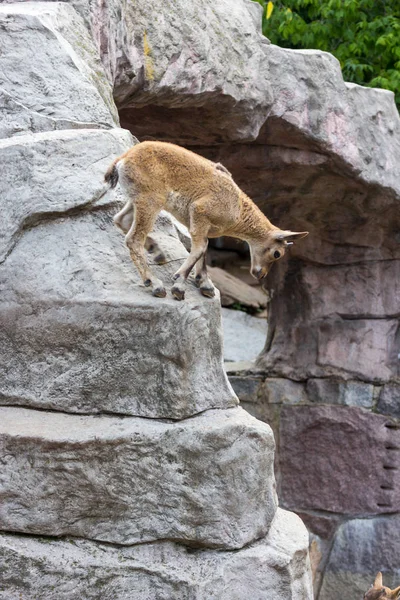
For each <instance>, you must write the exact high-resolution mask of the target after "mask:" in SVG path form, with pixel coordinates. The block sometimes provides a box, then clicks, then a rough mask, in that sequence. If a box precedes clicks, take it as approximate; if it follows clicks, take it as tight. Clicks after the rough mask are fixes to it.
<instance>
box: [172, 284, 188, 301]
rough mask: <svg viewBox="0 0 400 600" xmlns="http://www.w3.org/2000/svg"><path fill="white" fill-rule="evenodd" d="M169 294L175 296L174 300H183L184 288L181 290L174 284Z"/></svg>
mask: <svg viewBox="0 0 400 600" xmlns="http://www.w3.org/2000/svg"><path fill="white" fill-rule="evenodd" d="M171 294H172V295H173V297H174V298H175V300H183V299H184V297H185V290H182V289H181V288H180V287H178V286H176V285H174V286H173V287H172V288H171Z"/></svg>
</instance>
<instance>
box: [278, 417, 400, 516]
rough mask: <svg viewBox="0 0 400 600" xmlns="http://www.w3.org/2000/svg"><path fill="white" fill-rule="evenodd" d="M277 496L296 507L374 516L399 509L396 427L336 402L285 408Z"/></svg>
mask: <svg viewBox="0 0 400 600" xmlns="http://www.w3.org/2000/svg"><path fill="white" fill-rule="evenodd" d="M280 436H281V437H280V444H279V445H280V474H281V488H280V497H281V500H282V502H283V505H284V506H286V507H288V508H296V509H297V510H299V511H301V510H304V509H305V510H307V509H314V510H325V511H329V512H333V513H344V514H348V515H360V514H361V515H362V514H365V515H372V514H377V513H392V512H396V511H399V510H400V477H399V472H400V471H399V466H400V429H396V428H393V427H392V423H391V421H390V420H389V419H388V418H387V417H384V416H381V415H375V414H371V413H369V412H366V411H363V410H361V409H358V408H346V407H339V406H315V407H314V406H312V407H311V406H304V407H302V406H299V407H290V406H284V407H283V408H282V413H281V422H280Z"/></svg>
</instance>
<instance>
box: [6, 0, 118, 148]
mask: <svg viewBox="0 0 400 600" xmlns="http://www.w3.org/2000/svg"><path fill="white" fill-rule="evenodd" d="M0 27H1V31H2V35H1V42H0V107H1V108H2V118H1V123H0V137H9V136H13V135H20V134H23V133H26V132H37V131H46V130H54V129H75V128H84V127H106V128H108V127H113V126H115V125H117V124H118V115H117V111H116V108H115V105H114V102H113V99H112V88H111V86H110V83H109V81H108V80H107V77H106V75H105V72H104V69H103V66H102V64H101V61H100V59H99V56H98V55H97V53H96V50H95V47H94V45H93V42H92V40H91V37H90V35H89V33H88V31H87V29H86V27H85V24H84V22H83V20H82V19H81V17H79V15H78V14H77V13H76V11H75V10H73V8H72V7H70V6H69V5H68V4H63V3H45V2H29V3H20V4H13V5H4V6H0ZM33 57H34V60H32V59H33ZM55 65H56V68H55Z"/></svg>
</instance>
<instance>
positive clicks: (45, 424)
mask: <svg viewBox="0 0 400 600" xmlns="http://www.w3.org/2000/svg"><path fill="white" fill-rule="evenodd" d="M164 8H165V9H166V8H167V5H165V7H163V10H164ZM169 8H170V10H169V11H167V12H166V14H167V15H170V18H174V19H176V18H177V13H176V12H175V8H174V9H173V7H172V5H171V6H170V7H169ZM180 8H181V9H182V8H184V7H183V6H182V7H180ZM207 10H208V9H207ZM210 10H211V8H210ZM240 10H241V11H242V10H244V12H243V14H245V15H248V16H247V17H246V18H247V19H248V20H249V25H250V24H252V23H253V20H252V14H251V13H250V12H248V7H247V6H246V5H243V7H242V8H241V9H240ZM92 11H93V12H92ZM124 11H125V9H124V7H123V6H122V5H119V3H110V4H107V3H105V4H103V5H99V6H97V7H95V6H94V5H93V4H92V3H89V2H76V3H74V2H71V3H53V2H37V3H36V2H30V3H15V4H8V3H3V5H2V6H1V7H0V28H1V32H2V35H1V38H0V102H1V105H2V109H3V110H2V117H1V121H0V134H1V136H2V137H1V139H0V153H1V163H2V178H1V180H0V188H1V194H0V197H1V206H2V215H3V217H2V224H1V226H0V227H1V230H0V231H1V236H0V257H1V258H0V260H1V263H0V281H1V289H2V300H1V303H0V320H1V332H0V335H1V343H0V355H1V360H0V369H1V379H0V446H1V453H0V457H1V464H2V468H1V473H0V499H1V501H0V531H1V533H0V557H1V561H0V562H1V569H0V598H3V599H4V600H11V599H14V598H15V599H17V598H18V599H22V600H33V599H34V598H35V599H36V598H44V597H45V598H46V599H49V600H51V599H54V600H67V599H70V600H76V599H77V598H93V599H96V600H97V599H103V600H119V599H121V600H122V598H127V597H129V598H135V599H138V600H139V599H140V600H154V599H157V600H178V599H182V600H183V599H191V600H200V599H202V600H212V599H215V600H224V599H226V600H233V599H237V600H242V599H245V598H248V597H249V596H251V597H252V598H253V599H254V600H258V599H259V600H261V599H267V598H271V597H272V596H273V597H274V598H277V599H278V600H280V599H282V600H287V599H288V598H291V599H292V600H308V599H311V597H312V592H311V581H310V571H309V559H308V535H307V532H306V529H305V527H304V525H303V524H302V523H301V521H300V519H299V518H298V517H297V516H296V515H294V514H293V513H289V512H287V511H284V510H282V509H277V497H276V492H275V479H274V474H273V461H274V439H273V434H272V431H271V428H270V427H269V426H268V425H267V424H265V423H262V422H260V421H257V420H256V419H255V418H254V417H252V416H250V415H249V414H247V413H246V412H245V411H244V410H243V409H242V408H239V407H238V406H237V398H236V396H235V394H234V392H233V390H232V388H231V386H230V384H229V382H228V380H227V377H226V375H225V373H224V371H223V368H222V352H221V348H222V340H221V324H220V307H219V300H218V298H216V299H214V300H210V299H205V298H203V297H202V296H201V295H199V294H198V291H197V290H194V289H192V290H189V291H188V293H187V297H186V300H185V302H183V303H177V302H176V301H174V300H173V299H172V298H171V297H168V298H166V299H156V298H153V297H152V296H151V294H150V293H149V292H148V290H147V289H146V288H144V287H143V286H142V284H141V282H140V280H139V277H138V275H137V273H136V270H135V269H134V268H133V266H132V264H131V261H130V258H129V255H128V253H127V251H126V249H125V248H124V244H123V239H122V236H121V235H120V234H119V232H118V231H117V230H116V228H115V227H114V226H113V225H112V214H114V213H115V212H116V209H117V203H118V198H115V197H104V198H103V199H102V200H101V201H100V202H97V199H98V197H99V195H100V192H101V190H102V185H103V183H102V180H103V174H104V172H105V169H106V167H107V166H108V165H109V163H110V162H111V160H112V159H113V158H114V157H115V156H118V155H119V154H120V153H122V152H123V151H124V150H125V149H126V148H128V147H129V146H130V145H132V144H133V143H135V139H134V138H133V137H132V136H131V134H130V133H129V132H128V131H127V130H126V129H121V128H120V127H119V121H118V113H117V109H116V107H115V104H114V101H113V86H114V97H115V98H116V100H117V102H118V103H119V105H118V108H119V109H120V110H121V113H122V107H121V105H120V100H121V98H123V99H124V102H125V101H127V99H128V97H129V96H132V95H134V94H135V93H136V91H137V90H138V89H139V88H138V84H139V83H140V80H141V79H142V80H143V81H150V82H151V81H154V80H155V77H156V74H155V73H156V67H155V56H154V52H155V51H154V49H153V47H154V41H152V39H151V36H152V34H151V32H150V31H148V30H147V29H146V28H143V19H144V18H145V17H146V18H149V17H150V16H151V13H150V11H149V7H148V6H147V5H145V4H144V3H143V5H140V3H132V4H130V5H129V7H128V9H127V12H124ZM238 14H239V16H240V14H241V12H240V11H239V13H238ZM205 16H206V15H205V14H202V11H201V9H200V7H199V18H200V17H201V18H200V24H199V28H200V29H203V28H204V18H205ZM160 18H161V13H160ZM164 25H165V26H164V29H162V28H161V27H159V28H158V29H159V32H160V40H161V38H162V37H163V36H165V38H166V39H168V38H169V35H170V34H168V31H169V28H168V26H167V23H165V24H164ZM137 27H139V28H141V29H140V52H139V54H138V53H137V50H136V49H135V44H134V43H132V40H133V38H135V36H136V34H135V32H134V29H135V28H137ZM246 27H247V26H245V27H244V30H243V31H244V33H243V35H247V30H246ZM180 30H182V31H181V33H180V36H181V37H180V38H179V37H178V33H179V31H180ZM130 35H133V38H131V37H129V36H130ZM240 35H241V34H240ZM171 36H172V39H173V40H175V41H173V42H171V43H173V44H177V43H179V39H180V40H181V42H180V43H181V44H182V39H183V40H185V39H186V37H185V36H186V31H185V30H184V25H183V24H182V23H176V24H175V27H174V29H173V30H171ZM182 36H183V37H182ZM239 37H240V36H239ZM135 39H136V38H135ZM210 40H212V38H211V37H210ZM121 43H124V44H126V46H125V47H124V48H122V46H120V44H121ZM224 44H225V42H224V41H221V50H222V47H223V46H224ZM159 45H160V50H162V46H161V41H160V42H159ZM216 57H217V54H215V61H217V58H216ZM135 60H137V61H139V62H138V63H137V64H139V63H140V61H142V64H143V65H144V66H143V69H142V71H141V72H140V73H136V72H135V68H136V67H135V64H136V63H135ZM168 60H169V59H168ZM177 60H178V58H176V60H175V62H176V61H177ZM219 60H221V57H220V59H219ZM210 64H212V63H211V62H210ZM136 77H137V79H136ZM188 77H189V78H190V77H191V76H190V74H189V75H188ZM117 79H118V82H119V83H118V84H117V82H116V81H117ZM146 85H147V84H146ZM182 85H184V81H183V80H182ZM213 85H214V84H213V82H210V86H211V88H212V87H213ZM139 87H140V86H139ZM167 88H168V85H166V95H167V97H168V91H167ZM117 90H118V91H117ZM194 95H195V94H194ZM214 95H215V94H214ZM218 95H219V92H218V94H217V96H218ZM205 96H207V93H206V94H205ZM256 96H257V94H256V95H255V97H256ZM141 102H142V103H144V104H148V99H147V98H146V96H143V98H142V100H141ZM230 102H231V101H230V100H229V102H228V104H229V105H230ZM246 102H247V101H246ZM235 103H236V100H235ZM238 103H239V104H240V103H241V101H239V102H238ZM217 104H218V101H217ZM221 106H223V105H221ZM232 110H233V109H232ZM234 114H235V111H234V110H233V113H232V118H234ZM237 118H238V119H239V121H238V122H240V120H241V119H242V117H241V112H240V111H239V112H238V117H237ZM163 120H164V122H165V126H166V127H167V125H168V118H167V116H164V117H163ZM194 122H195V119H194V118H193V123H194ZM143 127H144V125H143ZM246 127H248V130H249V131H252V130H253V127H254V125H253V124H252V123H250V122H249V124H248V125H247V126H246ZM132 131H133V129H132ZM149 132H150V134H151V130H150V129H149ZM137 133H138V134H139V133H141V131H139V130H138V132H137ZM156 235H157V236H158V239H159V242H160V244H161V245H162V246H163V248H165V249H166V250H167V253H168V256H167V258H168V264H167V265H166V266H164V267H160V269H162V270H163V272H164V277H165V271H166V272H167V273H168V274H169V275H171V274H172V273H173V271H174V270H175V266H176V263H177V262H179V261H181V260H182V258H183V257H184V256H185V254H186V250H185V249H184V247H183V246H182V244H181V243H180V241H179V235H178V232H177V230H176V229H175V227H174V225H173V223H172V222H171V221H170V220H169V219H168V217H166V216H161V217H160V219H159V220H158V222H157V228H156ZM158 268H159V267H155V269H156V270H157V269H158Z"/></svg>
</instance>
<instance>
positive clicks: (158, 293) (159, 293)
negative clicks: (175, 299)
mask: <svg viewBox="0 0 400 600" xmlns="http://www.w3.org/2000/svg"><path fill="white" fill-rule="evenodd" d="M166 295H167V291H166V289H165V287H156V288H154V290H153V296H155V297H156V298H165V296H166Z"/></svg>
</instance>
